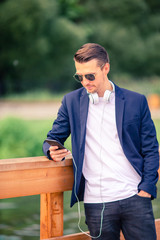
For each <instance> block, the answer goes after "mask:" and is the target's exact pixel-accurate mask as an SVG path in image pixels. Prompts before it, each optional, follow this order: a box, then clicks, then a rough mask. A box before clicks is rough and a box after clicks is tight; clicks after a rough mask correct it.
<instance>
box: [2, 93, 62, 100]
mask: <svg viewBox="0 0 160 240" xmlns="http://www.w3.org/2000/svg"><path fill="white" fill-rule="evenodd" d="M64 94H65V93H63V94H62V93H56V92H54V93H51V92H49V91H46V90H45V91H44V90H43V91H42V90H37V91H33V92H25V93H19V94H16V93H14V94H10V95H6V96H5V97H1V98H0V100H8V101H23V102H36V101H38V102H39V101H40V102H44V101H61V100H62V98H63V95H64Z"/></svg>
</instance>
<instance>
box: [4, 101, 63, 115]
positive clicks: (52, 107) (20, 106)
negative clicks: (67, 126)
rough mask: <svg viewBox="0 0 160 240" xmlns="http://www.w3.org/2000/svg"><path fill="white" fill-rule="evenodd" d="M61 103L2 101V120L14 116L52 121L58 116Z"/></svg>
mask: <svg viewBox="0 0 160 240" xmlns="http://www.w3.org/2000/svg"><path fill="white" fill-rule="evenodd" d="M60 104H61V103H60V102H31V103H30V102H11V101H0V119H3V118H6V117H9V116H13V117H18V118H22V119H52V118H54V117H55V116H56V115H57V112H58V109H59V107H60Z"/></svg>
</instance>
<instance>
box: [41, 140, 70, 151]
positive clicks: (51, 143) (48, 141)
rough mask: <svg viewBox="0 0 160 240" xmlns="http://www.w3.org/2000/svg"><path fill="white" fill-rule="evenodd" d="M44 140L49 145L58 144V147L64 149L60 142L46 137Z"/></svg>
mask: <svg viewBox="0 0 160 240" xmlns="http://www.w3.org/2000/svg"><path fill="white" fill-rule="evenodd" d="M45 142H47V143H48V144H49V145H50V146H58V148H59V149H66V148H65V147H64V146H63V145H62V144H61V143H60V142H58V141H56V140H52V139H46V140H45Z"/></svg>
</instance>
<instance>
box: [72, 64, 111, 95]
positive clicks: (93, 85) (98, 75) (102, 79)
mask: <svg viewBox="0 0 160 240" xmlns="http://www.w3.org/2000/svg"><path fill="white" fill-rule="evenodd" d="M75 67H76V74H80V75H83V80H82V82H81V84H82V86H83V87H84V88H86V90H87V91H88V92H89V93H94V92H97V93H98V95H99V97H103V94H104V92H105V90H106V89H107V85H108V78H107V74H108V72H109V63H106V64H105V66H104V67H103V68H101V67H99V66H98V63H97V60H96V59H93V60H91V61H89V62H86V63H78V62H76V61H75ZM85 74H95V80H93V81H90V80H88V79H86V78H85Z"/></svg>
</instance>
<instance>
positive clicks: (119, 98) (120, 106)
mask: <svg viewBox="0 0 160 240" xmlns="http://www.w3.org/2000/svg"><path fill="white" fill-rule="evenodd" d="M115 97H116V100H115V108H116V124H117V131H118V136H119V140H120V143H121V146H122V148H123V141H122V124H123V113H124V96H123V92H122V90H121V89H120V88H119V87H118V86H116V85H115Z"/></svg>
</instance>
